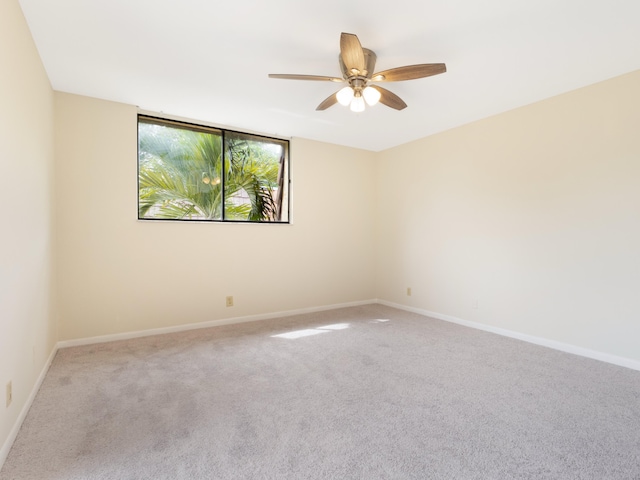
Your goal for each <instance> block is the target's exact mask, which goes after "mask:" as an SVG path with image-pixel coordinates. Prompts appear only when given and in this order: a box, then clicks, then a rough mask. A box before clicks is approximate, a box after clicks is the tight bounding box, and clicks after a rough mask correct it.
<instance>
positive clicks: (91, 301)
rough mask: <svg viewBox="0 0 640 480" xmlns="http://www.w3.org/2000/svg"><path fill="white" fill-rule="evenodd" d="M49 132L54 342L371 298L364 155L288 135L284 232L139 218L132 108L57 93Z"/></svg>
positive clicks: (368, 179)
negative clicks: (55, 237)
mask: <svg viewBox="0 0 640 480" xmlns="http://www.w3.org/2000/svg"><path fill="white" fill-rule="evenodd" d="M56 128H57V134H56V160H57V165H56V185H57V196H56V201H55V206H56V214H57V225H58V227H59V231H60V238H59V248H58V250H57V259H58V261H59V269H58V280H59V301H60V339H61V340H68V339H75V338H84V337H91V336H97V335H106V334H115V333H121V332H129V331H135V330H144V329H150V328H161V327H168V326H176V325H181V324H188V323H196V322H204V321H210V320H218V319H224V318H229V317H241V316H247V315H254V314H265V313H271V312H279V311H285V310H295V309H302V308H308V307H319V306H325V305H332V304H338V303H344V302H353V301H361V300H369V299H372V298H375V291H374V285H375V284H374V265H373V262H372V261H371V259H372V258H373V249H374V240H373V232H374V219H373V210H372V208H371V204H372V202H373V198H374V194H375V192H374V190H373V185H374V182H375V176H374V171H373V169H372V168H371V158H370V155H371V154H370V153H369V152H365V151H360V150H355V149H350V148H345V147H338V146H334V145H329V144H323V143H318V142H312V141H307V140H299V139H294V140H293V141H292V143H291V156H292V160H291V162H292V164H291V173H292V211H291V216H292V220H293V224H292V225H252V224H220V223H185V222H150V221H139V220H137V183H136V182H137V180H136V178H137V146H136V145H137V144H136V142H137V139H136V109H135V107H132V106H129V105H122V104H117V103H111V102H106V101H101V100H96V99H92V98H87V97H80V96H75V95H69V94H63V93H56ZM227 295H233V296H234V300H235V306H234V307H232V308H227V307H226V306H225V297H226V296H227Z"/></svg>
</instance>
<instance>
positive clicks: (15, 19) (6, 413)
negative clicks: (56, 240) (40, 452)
mask: <svg viewBox="0 0 640 480" xmlns="http://www.w3.org/2000/svg"><path fill="white" fill-rule="evenodd" d="M52 165H53V92H52V90H51V87H50V85H49V81H48V79H47V76H46V74H45V72H44V69H43V67H42V64H41V62H40V58H39V56H38V52H37V51H36V48H35V46H34V44H33V41H32V39H31V35H30V33H29V30H28V27H27V25H26V22H25V20H24V17H23V16H22V11H21V10H20V7H19V5H18V2H17V0H2V1H0V180H1V182H2V186H1V188H0V205H2V227H1V228H2V234H0V392H1V393H0V448H2V450H0V465H1V464H2V460H3V458H2V456H3V454H5V453H6V449H7V448H8V447H9V446H10V445H8V444H7V439H8V438H9V435H10V432H11V430H12V429H13V427H14V425H15V424H16V420H17V419H18V416H19V415H20V412H21V410H22V409H23V408H24V406H25V404H26V402H27V399H28V397H29V394H30V393H31V391H32V389H33V387H34V385H35V384H36V381H37V378H38V376H39V375H40V373H41V371H42V369H43V367H44V366H45V364H46V361H47V358H48V357H49V355H50V354H51V352H52V351H53V347H54V343H55V340H56V332H55V327H54V318H53V314H52V294H51V287H50V274H51V263H52V240H51V239H52V234H51V225H52V223H51V208H50V207H51V189H52V181H51V172H52ZM9 381H11V382H12V384H13V402H12V403H11V406H10V407H9V408H5V387H6V384H7V383H8V382H9ZM3 445H4V447H3Z"/></svg>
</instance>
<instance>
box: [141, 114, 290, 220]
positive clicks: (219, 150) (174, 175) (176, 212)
mask: <svg viewBox="0 0 640 480" xmlns="http://www.w3.org/2000/svg"><path fill="white" fill-rule="evenodd" d="M223 165H224V168H223ZM288 170H289V169H288V142H286V141H283V140H277V139H271V138H265V137H259V136H256V135H249V134H244V133H238V132H230V131H222V130H217V129H212V128H208V127H200V126H194V125H189V124H181V123H178V122H173V121H165V120H159V119H155V118H151V117H145V116H139V118H138V172H139V173H138V192H139V201H138V217H139V218H141V219H162V220H167V219H169V220H213V221H222V220H225V221H248V222H288V220H289V218H288V217H289V212H288V187H289V181H288V176H289V172H288Z"/></svg>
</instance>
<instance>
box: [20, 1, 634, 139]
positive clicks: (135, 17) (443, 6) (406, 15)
mask: <svg viewBox="0 0 640 480" xmlns="http://www.w3.org/2000/svg"><path fill="white" fill-rule="evenodd" d="M19 1H20V4H21V5H22V8H23V11H24V14H25V16H26V18H27V21H28V23H29V26H30V28H31V32H32V34H33V37H34V39H35V42H36V45H37V47H38V50H39V52H40V55H41V57H42V61H43V63H44V66H45V68H46V70H47V73H48V75H49V78H50V80H51V84H52V86H53V88H54V89H55V90H59V91H64V92H71V93H76V94H80V95H88V96H92V97H97V98H103V99H108V100H114V101H118V102H124V103H129V104H133V105H138V106H139V107H140V108H141V109H144V110H150V111H156V112H164V113H166V114H170V115H176V116H182V117H187V118H191V119H194V120H203V121H206V122H209V123H214V124H217V125H224V126H228V127H232V128H236V129H244V130H251V131H256V132H260V133H264V134H267V135H277V136H283V137H305V138H310V139H315V140H320V141H324V142H330V143H336V144H340V145H348V146H353V147H358V148H363V149H367V150H373V151H379V150H383V149H386V148H390V147H393V146H395V145H399V144H402V143H405V142H408V141H411V140H415V139H418V138H422V137H425V136H427V135H430V134H433V133H436V132H440V131H443V130H446V129H449V128H452V127H455V126H458V125H462V124H465V123H468V122H471V121H474V120H478V119H480V118H484V117H487V116H490V115H493V114H496V113H499V112H503V111H506V110H510V109H513V108H516V107H518V106H522V105H526V104H529V103H532V102H535V101H538V100H541V99H544V98H547V97H550V96H553V95H557V94H560V93H563V92H566V91H569V90H573V89H575V88H578V87H582V86H586V85H589V84H592V83H595V82H598V81H601V80H605V79H608V78H611V77H615V76H617V75H620V74H623V73H627V72H630V71H633V70H637V69H640V1H639V0H538V1H531V0H484V1H478V0H394V1H386V2H381V1H379V0H367V1H365V0H350V1H345V0H324V1H316V2H308V1H302V0H297V1H294V0H269V1H266V0H233V1H230V0H226V1H220V0H179V1H178V0H173V1H172V0H108V1H107V0H91V1H88V0H19ZM341 32H347V33H355V34H356V35H358V37H359V39H360V41H361V43H362V45H363V46H364V47H366V48H370V49H371V50H373V51H375V52H376V53H377V55H378V63H377V68H376V71H380V70H385V69H388V68H393V67H398V66H403V65H410V64H416V63H439V62H444V63H446V64H447V69H448V71H447V73H445V74H443V75H438V76H435V77H430V78H424V79H419V80H411V81H407V82H397V83H387V84H384V86H385V87H386V88H388V89H389V90H391V91H393V92H394V93H396V94H398V95H399V96H400V97H402V98H403V99H404V100H405V102H406V103H407V104H408V105H409V106H408V108H406V109H405V110H403V111H395V110H392V109H390V108H387V107H385V106H383V105H377V106H375V107H373V108H368V109H367V110H366V111H365V112H363V113H359V114H355V113H352V112H351V111H350V110H349V109H348V108H345V107H342V106H340V105H335V106H333V107H331V108H330V109H328V110H326V111H323V112H317V111H316V110H315V108H316V106H317V105H318V104H319V103H320V102H321V101H322V100H324V99H325V98H326V97H327V96H329V95H330V94H331V93H332V92H334V91H336V90H337V89H338V88H339V87H340V85H338V84H335V83H331V82H303V81H292V80H276V79H269V78H268V77H267V75H268V74H269V73H297V74H317V75H330V76H338V77H340V76H341V74H340V69H339V66H338V53H339V38H340V33H341Z"/></svg>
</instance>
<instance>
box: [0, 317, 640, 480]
mask: <svg viewBox="0 0 640 480" xmlns="http://www.w3.org/2000/svg"><path fill="white" fill-rule="evenodd" d="M200 478H202V479H205V478H206V479H296V480H299V479H463V480H464V479H501V480H502V479H616V480H622V479H636V480H637V479H640V372H638V371H634V370H630V369H626V368H623V367H617V366H614V365H610V364H606V363H602V362H598V361H595V360H590V359H586V358H582V357H578V356H574V355H570V354H566V353H562V352H558V351H555V350H551V349H547V348H544V347H540V346H536V345H531V344H528V343H525V342H521V341H518V340H514V339H510V338H505V337H501V336H498V335H494V334H491V333H486V332H482V331H478V330H474V329H470V328H465V327H462V326H458V325H454V324H450V323H446V322H442V321H439V320H434V319H430V318H427V317H423V316H420V315H417V314H412V313H408V312H405V311H400V310H396V309H393V308H389V307H385V306H381V305H365V306H361V307H353V308H346V309H339V310H332V311H326V312H320V313H313V314H307V315H299V316H294V317H285V318H281V319H275V320H268V321H260V322H252V323H244V324H237V325H228V326H221V327H214V328H208V329H200V330H193V331H189V332H182V333H176V334H168V335H157V336H153V337H145V338H140V339H135V340H127V341H118V342H112V343H105V344H98V345H90V346H84V347H74V348H66V349H62V350H60V351H59V352H58V354H57V355H56V357H55V359H54V361H53V364H52V366H51V368H50V370H49V372H48V374H47V376H46V378H45V380H44V383H43V385H42V387H41V389H40V391H39V392H38V395H37V396H36V399H35V401H34V403H33V406H32V408H31V410H30V411H29V414H28V416H27V418H26V420H25V422H24V423H23V426H22V428H21V430H20V432H19V434H18V437H17V439H16V441H15V443H14V445H13V448H12V449H11V451H10V453H9V456H8V458H7V460H6V462H5V464H4V467H3V469H2V470H1V471H0V479H1V480H27V479H38V480H42V479H54V480H57V479H60V480H62V479H64V480H76V479H77V480H80V479H82V480H93V479H172V480H173V479H200Z"/></svg>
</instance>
